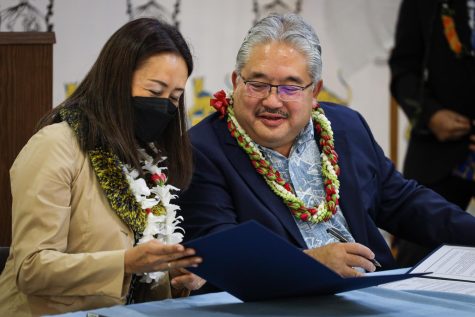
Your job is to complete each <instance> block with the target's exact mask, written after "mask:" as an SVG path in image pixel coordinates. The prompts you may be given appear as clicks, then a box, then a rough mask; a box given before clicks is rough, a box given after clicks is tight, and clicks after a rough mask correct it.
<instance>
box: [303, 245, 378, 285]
mask: <svg viewBox="0 0 475 317" xmlns="http://www.w3.org/2000/svg"><path fill="white" fill-rule="evenodd" d="M338 240H339V241H342V240H341V239H338ZM345 241H346V239H345ZM304 252H305V253H307V254H308V255H310V256H311V257H313V258H314V259H316V260H317V261H319V262H320V263H322V264H324V265H325V266H327V267H329V268H330V269H332V270H333V271H335V272H336V273H338V274H339V275H340V276H342V277H356V276H362V275H363V274H364V273H362V272H360V271H358V270H356V269H355V267H360V268H363V269H364V270H365V271H367V272H374V271H375V270H376V265H379V263H378V262H377V261H375V258H374V253H373V251H371V250H370V249H369V248H368V247H366V246H364V245H362V244H359V243H353V242H345V243H330V244H327V245H325V246H322V247H318V248H314V249H308V250H305V251H304Z"/></svg>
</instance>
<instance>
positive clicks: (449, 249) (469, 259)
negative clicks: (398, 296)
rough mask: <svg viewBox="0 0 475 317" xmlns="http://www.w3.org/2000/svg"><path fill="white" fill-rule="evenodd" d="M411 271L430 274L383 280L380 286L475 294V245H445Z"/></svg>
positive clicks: (396, 288)
mask: <svg viewBox="0 0 475 317" xmlns="http://www.w3.org/2000/svg"><path fill="white" fill-rule="evenodd" d="M410 273H430V274H427V275H424V276H422V277H413V278H410V279H406V280H402V281H397V282H392V283H386V284H382V285H380V286H379V287H382V288H388V289H395V290H424V291H437V292H449V293H457V294H466V295H473V296H475V248H473V247H462V246H452V245H444V246H442V247H440V248H439V249H437V250H436V251H435V252H434V253H432V254H431V255H430V256H429V257H427V258H426V259H424V261H422V262H421V263H419V264H418V265H417V266H416V267H415V268H414V269H412V270H411V271H410Z"/></svg>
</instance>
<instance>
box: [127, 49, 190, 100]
mask: <svg viewBox="0 0 475 317" xmlns="http://www.w3.org/2000/svg"><path fill="white" fill-rule="evenodd" d="M187 79H188V68H187V66H186V63H185V60H184V59H183V57H181V56H180V55H179V54H176V53H160V54H157V55H153V56H151V57H149V58H148V59H146V60H145V61H144V62H143V63H142V65H140V67H139V68H137V69H136V70H135V72H134V74H133V76H132V97H137V96H138V97H160V98H168V99H170V101H171V102H172V103H173V104H174V105H175V106H178V100H179V99H180V96H181V95H182V94H183V92H184V90H185V84H186V80H187Z"/></svg>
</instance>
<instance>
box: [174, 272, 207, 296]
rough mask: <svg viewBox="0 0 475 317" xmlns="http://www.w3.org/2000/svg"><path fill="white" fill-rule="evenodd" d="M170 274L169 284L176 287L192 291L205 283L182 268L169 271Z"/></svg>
mask: <svg viewBox="0 0 475 317" xmlns="http://www.w3.org/2000/svg"><path fill="white" fill-rule="evenodd" d="M170 274H171V276H172V280H171V284H172V286H173V287H174V288H176V289H183V288H186V289H188V290H190V291H194V290H197V289H199V288H201V287H202V286H203V285H204V284H205V283H206V280H204V279H202V278H201V277H199V276H198V275H195V274H193V273H191V272H189V271H187V270H184V269H180V270H176V271H175V270H173V271H170Z"/></svg>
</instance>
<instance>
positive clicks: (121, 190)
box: [60, 108, 184, 283]
mask: <svg viewBox="0 0 475 317" xmlns="http://www.w3.org/2000/svg"><path fill="white" fill-rule="evenodd" d="M60 115H61V118H62V119H63V120H64V121H66V122H67V123H68V124H69V125H70V127H71V128H72V129H73V131H74V132H75V134H76V136H77V137H78V138H81V137H82V132H81V126H80V111H79V110H78V109H73V108H63V109H61V111H60ZM138 151H139V157H140V162H141V168H142V174H143V175H145V178H141V177H139V176H140V173H139V172H138V171H137V170H136V169H134V168H132V167H130V166H129V165H125V164H123V163H122V162H121V161H120V159H119V158H118V157H117V155H115V154H114V153H112V152H111V151H108V150H105V149H102V148H98V149H96V150H91V151H88V155H89V159H90V161H91V165H92V167H93V169H94V172H95V173H96V176H97V179H98V181H99V184H100V185H101V187H102V189H103V190H104V193H105V195H106V197H107V200H108V201H109V203H110V205H111V207H112V209H113V210H114V211H115V213H116V214H117V215H118V216H119V217H120V218H121V219H122V221H124V222H125V223H126V224H127V225H128V226H129V227H130V228H131V229H132V231H134V234H135V240H136V243H137V244H141V243H145V242H147V241H150V240H153V239H157V240H158V241H160V242H162V243H167V244H174V243H179V242H181V241H182V240H183V234H182V233H181V232H175V231H176V230H181V231H182V232H184V230H183V229H182V228H181V227H179V226H178V224H179V223H180V222H181V221H182V220H183V217H181V216H180V217H177V216H176V211H177V210H179V209H180V208H179V207H178V206H177V205H174V204H171V203H170V201H171V199H173V198H175V197H176V195H172V194H171V191H178V190H179V189H178V188H176V187H174V186H172V185H167V184H166V182H167V176H166V175H165V173H163V170H165V169H166V167H158V166H156V165H155V164H154V162H153V158H152V157H151V156H149V155H148V154H147V153H146V152H145V150H143V149H138ZM165 159H166V158H162V159H161V161H160V162H163V161H164V160H165ZM165 274H166V272H149V273H144V274H143V277H142V279H141V281H142V282H147V283H150V282H152V281H156V282H158V281H159V280H160V279H161V278H162V277H163V276H164V275H165Z"/></svg>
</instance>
